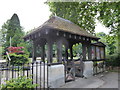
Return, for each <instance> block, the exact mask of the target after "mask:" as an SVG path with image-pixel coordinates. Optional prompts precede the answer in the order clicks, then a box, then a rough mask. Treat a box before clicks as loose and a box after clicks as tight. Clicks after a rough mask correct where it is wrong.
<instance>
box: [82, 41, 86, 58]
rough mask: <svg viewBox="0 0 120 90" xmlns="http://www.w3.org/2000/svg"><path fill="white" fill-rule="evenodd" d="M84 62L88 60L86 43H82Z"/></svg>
mask: <svg viewBox="0 0 120 90" xmlns="http://www.w3.org/2000/svg"><path fill="white" fill-rule="evenodd" d="M82 54H83V60H86V43H82Z"/></svg>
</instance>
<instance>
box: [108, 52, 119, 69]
mask: <svg viewBox="0 0 120 90" xmlns="http://www.w3.org/2000/svg"><path fill="white" fill-rule="evenodd" d="M107 58H108V60H106V65H107V66H114V67H115V66H119V67H120V54H118V53H117V54H113V55H109V56H107Z"/></svg>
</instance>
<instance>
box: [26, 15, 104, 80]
mask: <svg viewBox="0 0 120 90" xmlns="http://www.w3.org/2000/svg"><path fill="white" fill-rule="evenodd" d="M99 39H100V38H97V37H96V36H93V35H91V34H90V33H88V32H87V31H85V30H83V29H82V28H80V27H79V26H78V25H76V24H74V23H72V22H71V21H69V20H66V19H63V18H60V17H57V16H54V17H51V18H50V19H49V20H48V21H46V22H45V23H44V24H43V25H41V26H40V27H38V28H36V29H34V31H33V32H31V33H29V34H28V35H26V36H25V37H24V40H32V42H33V55H32V57H33V61H36V57H38V56H39V57H41V60H42V61H44V62H47V63H48V64H50V65H52V64H64V66H65V80H66V81H67V80H70V79H71V80H75V76H81V77H82V75H81V74H79V73H80V72H82V71H83V70H82V69H81V68H82V62H83V61H96V60H105V45H100V42H98V40H99ZM92 42H95V43H92ZM77 43H78V44H79V43H80V44H81V45H82V48H81V50H82V53H81V55H80V58H78V59H74V58H73V48H72V47H73V45H75V44H77ZM55 46H56V47H55ZM97 46H100V48H99V50H98V49H97V48H98V47H97ZM54 48H56V49H55V50H56V51H55V52H54ZM63 48H64V50H63ZM39 50H40V51H39ZM96 50H98V51H99V55H100V57H99V56H97V54H98V51H96ZM37 51H39V52H40V54H38V56H37ZM63 51H64V54H63ZM55 57H56V59H55ZM55 60H56V61H55ZM80 63H81V64H80Z"/></svg>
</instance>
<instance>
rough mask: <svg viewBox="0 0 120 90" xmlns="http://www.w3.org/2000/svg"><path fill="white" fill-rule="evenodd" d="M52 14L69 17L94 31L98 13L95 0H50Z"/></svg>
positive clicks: (82, 26)
mask: <svg viewBox="0 0 120 90" xmlns="http://www.w3.org/2000/svg"><path fill="white" fill-rule="evenodd" d="M47 4H48V5H49V7H50V11H51V12H52V15H51V16H53V15H57V16H60V17H62V18H65V19H68V20H70V21H72V22H74V23H75V24H77V25H79V26H80V27H81V28H84V29H85V30H87V31H88V32H90V33H92V34H93V33H94V29H95V16H96V14H97V11H96V8H95V7H94V6H96V3H94V2H48V3H47Z"/></svg>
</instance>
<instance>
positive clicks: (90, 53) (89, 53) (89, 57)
mask: <svg viewBox="0 0 120 90" xmlns="http://www.w3.org/2000/svg"><path fill="white" fill-rule="evenodd" d="M88 59H89V60H91V59H92V46H91V45H90V44H88Z"/></svg>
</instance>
